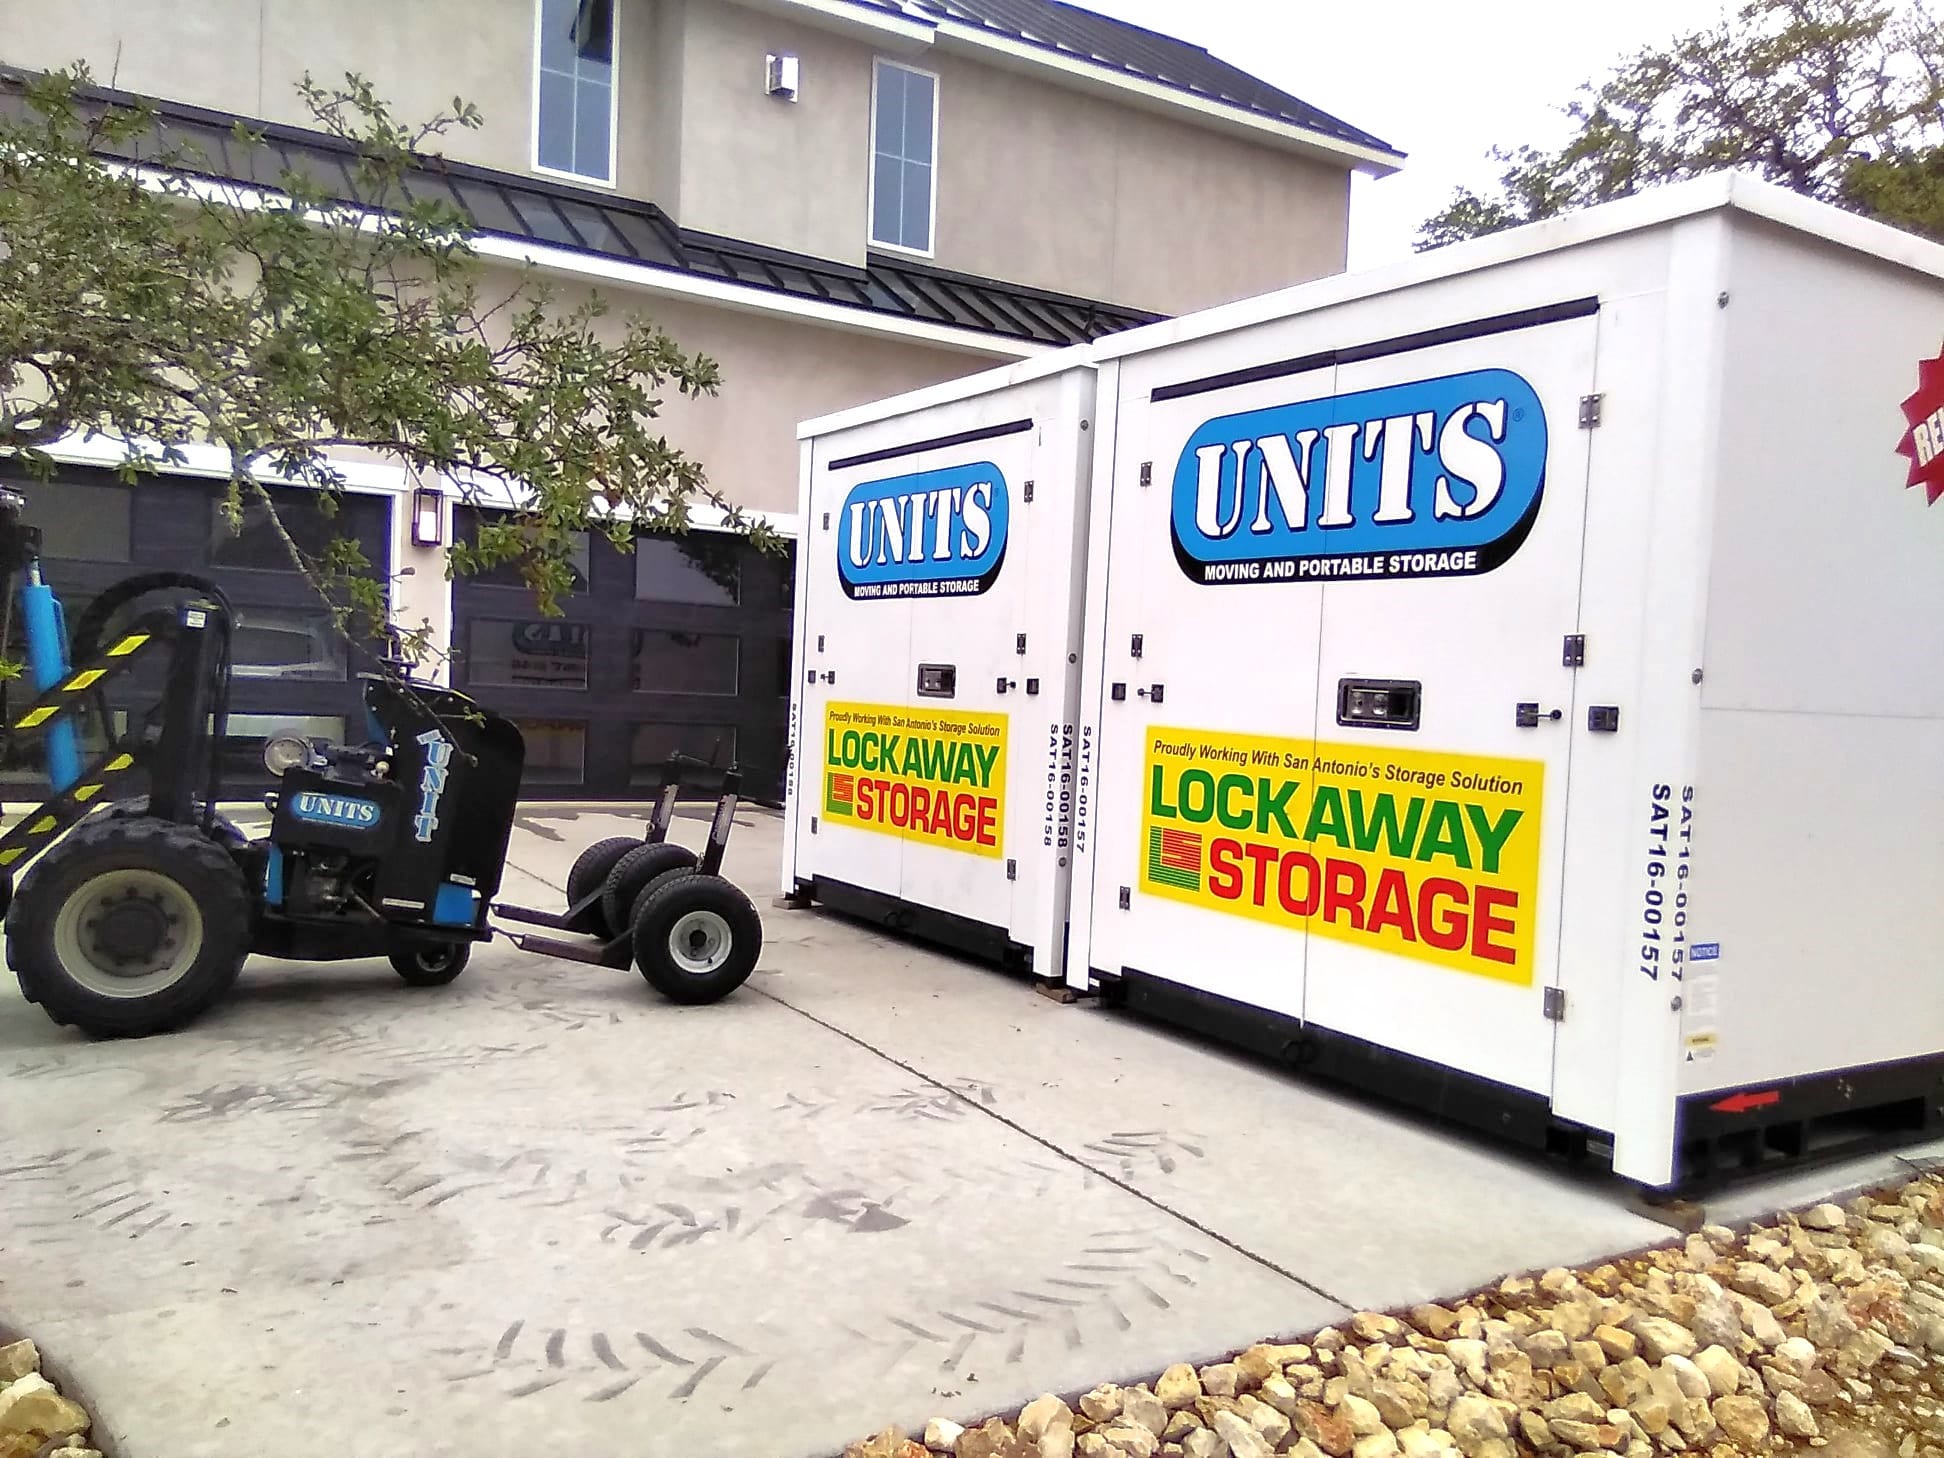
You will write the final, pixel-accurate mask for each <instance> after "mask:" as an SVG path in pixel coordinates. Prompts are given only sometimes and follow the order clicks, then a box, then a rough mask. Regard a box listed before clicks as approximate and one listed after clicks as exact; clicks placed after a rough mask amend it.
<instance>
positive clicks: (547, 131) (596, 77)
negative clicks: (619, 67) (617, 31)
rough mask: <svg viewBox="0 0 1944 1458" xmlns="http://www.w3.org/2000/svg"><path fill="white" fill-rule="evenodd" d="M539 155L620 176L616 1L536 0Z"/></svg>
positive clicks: (562, 168) (552, 166)
mask: <svg viewBox="0 0 1944 1458" xmlns="http://www.w3.org/2000/svg"><path fill="white" fill-rule="evenodd" d="M536 3H537V5H538V7H539V19H538V21H537V22H536V23H537V24H538V25H539V27H540V43H539V47H538V56H537V58H536V61H535V69H534V88H533V160H534V164H535V165H536V166H537V167H539V168H540V169H542V170H543V171H546V172H564V173H566V174H567V175H569V176H571V177H582V178H586V179H587V180H589V181H591V182H612V181H614V0H536Z"/></svg>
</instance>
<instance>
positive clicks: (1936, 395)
mask: <svg viewBox="0 0 1944 1458" xmlns="http://www.w3.org/2000/svg"><path fill="white" fill-rule="evenodd" d="M1903 413H1904V419H1905V420H1907V421H1909V422H1910V429H1908V430H1906V431H1905V432H1904V438H1903V439H1902V440H1901V441H1899V442H1897V449H1898V451H1900V452H1901V453H1902V454H1904V455H1905V456H1908V457H1909V458H1910V479H1909V480H1908V481H1906V482H1905V483H1904V484H1905V485H1906V486H1922V487H1923V488H1924V496H1925V499H1926V500H1927V501H1928V502H1929V503H1930V504H1931V505H1932V506H1935V505H1937V499H1938V498H1939V497H1940V496H1944V352H1941V353H1939V355H1938V357H1937V358H1936V359H1927V360H1924V361H1923V362H1922V363H1920V364H1919V365H1918V366H1917V393H1916V394H1914V395H1912V396H1911V397H1910V398H1909V399H1908V400H1906V401H1904V402H1903Z"/></svg>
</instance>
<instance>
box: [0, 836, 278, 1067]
mask: <svg viewBox="0 0 1944 1458" xmlns="http://www.w3.org/2000/svg"><path fill="white" fill-rule="evenodd" d="M122 868H139V869H142V870H145V871H152V872H154V873H156V874H158V875H162V876H166V877H168V878H169V879H170V880H172V881H174V882H175V883H176V884H177V885H178V886H179V887H181V888H182V890H183V891H184V893H185V894H186V895H188V897H189V898H190V899H191V900H193V901H194V902H195V903H196V905H197V907H198V908H199V909H200V910H201V912H202V918H203V945H202V950H201V952H200V953H199V954H198V956H197V958H196V960H195V962H194V963H193V964H192V965H191V966H190V968H189V970H188V971H187V972H185V973H184V974H183V975H182V976H181V977H179V978H177V979H176V981H174V982H173V983H171V984H170V985H169V986H167V987H165V988H163V989H162V990H161V991H159V992H156V993H154V994H152V995H151V996H148V997H140V998H116V997H103V996H101V995H100V994H99V993H95V992H90V991H89V990H88V989H87V988H86V987H84V986H82V985H81V984H80V983H78V982H76V981H75V980H74V979H73V978H72V977H70V976H69V975H68V973H67V971H66V969H65V968H63V967H62V966H61V962H60V958H59V957H57V956H56V955H55V951H54V923H55V919H56V918H57V917H58V916H59V915H60V911H61V907H62V905H63V904H64V903H65V902H66V901H67V899H68V897H69V896H70V895H72V894H73V893H74V892H75V891H76V890H78V889H79V888H80V886H81V885H82V884H83V883H84V882H86V881H87V880H88V879H89V878H90V877H92V876H94V875H96V874H98V873H100V872H102V871H108V870H118V869H122ZM252 913H253V908H252V906H251V903H250V893H249V888H248V886H247V885H246V883H245V881H244V878H243V872H242V869H241V868H240V867H239V866H238V865H237V864H236V862H235V861H234V860H232V859H231V858H230V856H229V854H228V852H226V851H225V850H224V849H223V848H222V847H221V846H220V845H218V844H217V843H216V842H214V841H212V840H210V839H208V838H207V837H205V836H204V835H203V834H202V833H201V832H199V831H198V830H196V829H195V828H194V827H193V826H188V825H175V824H172V823H171V822H169V821H165V820H151V819H148V818H147V817H145V816H115V817H112V818H111V817H108V816H103V817H100V818H99V819H95V820H90V821H88V822H87V823H86V824H83V825H81V826H78V827H76V828H75V829H74V830H73V831H71V832H69V833H68V834H67V835H66V836H65V837H63V838H62V839H61V840H59V841H57V842H56V843H55V844H54V845H53V847H52V848H51V849H49V850H48V851H47V853H46V854H45V855H43V856H41V858H40V859H39V860H38V861H36V862H35V863H34V866H33V868H32V869H31V870H29V871H28V872H27V875H26V877H25V878H24V879H23V880H22V881H21V883H20V888H19V890H18V891H17V892H16V893H15V895H14V899H13V904H12V905H11V906H10V907H8V909H7V964H8V965H9V966H10V967H12V968H13V969H14V975H15V977H16V978H18V979H19V982H20V990H21V991H22V992H23V993H25V994H26V996H27V999H28V1001H30V1002H37V1003H39V1004H40V1005H41V1008H42V1010H43V1011H45V1012H46V1014H47V1015H48V1016H49V1017H50V1018H52V1019H53V1020H54V1021H55V1022H57V1023H60V1024H61V1025H63V1026H68V1025H72V1026H74V1027H77V1028H79V1029H81V1030H82V1031H83V1032H84V1033H89V1034H91V1035H93V1036H94V1037H97V1038H142V1037H147V1036H148V1035H149V1034H151V1033H164V1032H168V1031H169V1030H170V1029H172V1028H177V1027H180V1026H181V1025H182V1024H184V1023H186V1022H188V1021H189V1020H190V1019H191V1018H193V1017H195V1016H196V1015H197V1014H198V1013H200V1012H202V1011H203V1010H204V1009H205V1008H207V1007H208V1006H209V1005H210V1004H211V1003H213V1002H215V1001H216V1000H217V999H218V998H219V997H221V996H222V995H223V994H224V993H225V992H228V991H229V989H230V987H231V986H232V985H233V984H234V983H235V981H236V978H237V975H238V974H239V973H240V972H242V970H243V959H244V958H245V957H246V956H248V955H249V952H250V929H251V926H252V920H253V916H252Z"/></svg>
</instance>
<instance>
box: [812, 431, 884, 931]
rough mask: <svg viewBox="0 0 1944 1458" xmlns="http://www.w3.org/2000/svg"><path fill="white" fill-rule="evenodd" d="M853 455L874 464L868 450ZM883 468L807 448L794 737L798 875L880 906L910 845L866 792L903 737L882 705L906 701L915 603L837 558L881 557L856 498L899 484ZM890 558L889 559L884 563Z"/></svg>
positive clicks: (873, 520)
mask: <svg viewBox="0 0 1944 1458" xmlns="http://www.w3.org/2000/svg"><path fill="white" fill-rule="evenodd" d="M840 439H841V438H840ZM856 454H862V455H869V454H871V453H870V452H868V451H867V452H861V453H856ZM898 469H899V468H898V467H897V466H895V465H894V466H892V467H890V468H889V469H887V467H886V465H885V464H884V463H882V462H876V461H871V460H858V459H855V457H854V456H852V457H846V456H845V455H843V454H842V453H841V448H840V449H839V450H833V449H832V448H831V445H830V443H829V442H826V441H817V442H815V443H814V445H813V447H812V449H811V458H810V470H811V486H810V513H809V515H808V517H806V518H805V520H804V523H803V537H802V540H801V542H800V544H799V546H798V551H797V571H798V572H800V573H802V574H804V577H805V593H804V603H805V613H804V622H803V623H802V624H801V625H800V626H799V628H798V630H797V634H798V641H800V642H801V643H802V645H803V649H802V652H801V653H800V654H799V655H798V661H797V674H798V677H799V685H798V686H799V690H800V692H801V694H802V699H801V705H802V707H801V714H800V719H799V722H798V727H797V746H798V747H797V764H796V772H797V800H796V816H797V825H796V856H797V868H798V869H797V874H798V875H799V876H803V877H806V878H807V877H809V876H817V877H821V878H823V879H826V880H834V881H841V882H843V883H845V884H846V885H850V886H856V887H860V888H862V889H864V890H866V891H875V892H878V893H879V894H881V895H885V896H896V895H898V894H899V890H900V883H901V880H902V877H903V872H904V854H903V844H904V843H903V840H902V838H901V837H900V836H898V835H896V834H890V833H882V832H880V831H878V830H877V829H875V828H874V825H873V823H872V821H871V820H870V818H869V817H868V816H867V815H860V811H861V810H864V811H867V810H869V809H870V808H872V806H873V805H874V804H875V800H876V797H875V796H874V794H873V792H872V790H871V788H870V786H869V785H868V784H862V785H861V784H860V782H861V781H870V780H873V779H876V778H879V777H881V773H882V770H883V766H884V762H885V761H886V760H887V759H889V758H890V757H891V756H892V755H894V754H895V753H896V748H895V744H894V742H893V739H894V736H895V735H896V734H897V731H896V730H895V729H893V728H890V727H889V726H885V725H880V724H879V722H878V721H879V720H880V719H881V718H882V717H883V716H884V711H883V709H882V707H881V706H884V705H897V704H902V703H904V702H905V701H906V700H907V699H908V698H909V696H910V693H911V686H910V684H909V682H908V681H907V674H908V671H909V664H910V657H911V599H909V598H906V597H900V596H896V595H892V594H891V593H890V591H889V589H888V588H887V587H886V586H885V584H884V583H883V582H873V581H866V580H861V579H863V578H865V577H866V576H868V574H867V573H866V572H864V570H863V569H859V568H856V567H854V566H853V567H851V568H850V570H848V571H846V570H844V569H843V568H842V567H840V554H841V553H844V552H846V551H850V550H851V548H852V541H853V535H854V534H855V539H856V541H857V544H858V545H857V547H856V551H857V553H858V554H859V555H861V556H863V557H865V558H866V559H867V561H868V559H869V558H870V557H872V556H873V555H874V552H873V548H872V544H873V543H874V542H875V541H876V538H875V537H873V536H872V535H871V534H872V533H873V532H876V531H877V530H878V529H879V528H880V527H881V524H882V523H881V521H880V520H878V518H877V517H875V516H874V515H873V514H872V512H873V511H874V510H875V508H872V509H871V510H860V511H859V512H858V513H857V515H856V519H855V520H852V519H851V518H850V516H849V514H848V513H847V511H846V504H847V502H849V501H850V498H851V497H852V494H853V492H858V491H860V488H862V489H865V490H868V483H870V482H872V481H874V480H876V479H878V478H881V477H884V476H886V475H892V474H895V473H896V471H897V470H898ZM886 555H887V556H888V551H887V554H886Z"/></svg>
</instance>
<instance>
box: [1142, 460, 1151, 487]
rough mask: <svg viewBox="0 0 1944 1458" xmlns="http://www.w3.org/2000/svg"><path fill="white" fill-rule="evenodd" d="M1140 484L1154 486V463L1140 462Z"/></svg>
mask: <svg viewBox="0 0 1944 1458" xmlns="http://www.w3.org/2000/svg"><path fill="white" fill-rule="evenodd" d="M1141 484H1142V485H1143V486H1152V485H1153V484H1154V462H1153V461H1142V462H1141Z"/></svg>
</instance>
